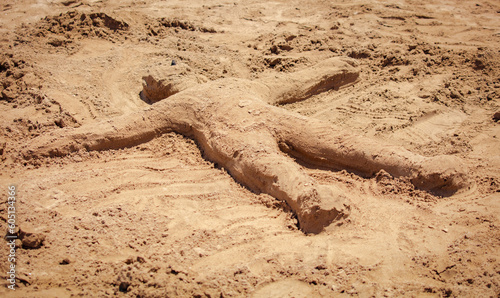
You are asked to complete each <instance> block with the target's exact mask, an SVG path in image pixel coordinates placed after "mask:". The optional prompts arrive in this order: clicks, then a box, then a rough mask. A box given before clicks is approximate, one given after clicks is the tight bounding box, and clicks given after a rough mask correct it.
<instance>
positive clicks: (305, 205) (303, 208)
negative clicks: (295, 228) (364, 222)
mask: <svg viewBox="0 0 500 298" xmlns="http://www.w3.org/2000/svg"><path fill="white" fill-rule="evenodd" d="M299 202H300V203H301V205H300V210H296V215H297V219H298V221H299V228H300V229H301V230H302V231H303V232H304V233H306V234H309V233H312V234H318V233H320V232H321V231H323V229H324V228H325V227H327V226H329V225H331V224H342V223H343V220H344V219H345V218H347V217H348V216H349V214H350V210H351V207H350V205H349V200H348V199H347V197H346V196H345V195H344V194H343V193H342V191H341V190H339V189H337V188H334V187H332V186H326V185H319V186H317V187H315V188H313V189H311V190H310V191H309V192H308V193H306V194H303V195H302V196H301V197H299Z"/></svg>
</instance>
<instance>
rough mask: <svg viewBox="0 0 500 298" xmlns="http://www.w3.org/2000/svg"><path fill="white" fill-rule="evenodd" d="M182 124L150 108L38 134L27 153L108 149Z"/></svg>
mask: <svg viewBox="0 0 500 298" xmlns="http://www.w3.org/2000/svg"><path fill="white" fill-rule="evenodd" d="M178 126H179V125H173V123H172V122H170V121H169V120H168V119H165V117H164V115H162V113H160V112H158V111H157V110H156V109H152V108H149V109H147V110H145V111H140V112H137V113H133V114H130V115H125V116H121V117H117V118H113V119H110V120H106V121H101V122H98V123H96V124H94V125H84V126H81V127H79V128H65V129H61V130H58V131H55V132H53V133H51V134H49V135H44V136H41V137H38V138H36V139H34V140H33V142H32V143H31V144H29V145H28V148H27V149H26V150H24V152H23V155H24V157H25V158H26V159H29V158H32V157H35V156H51V157H53V156H63V155H67V154H69V153H71V152H74V151H78V150H82V149H86V150H107V149H119V148H125V147H131V146H135V145H138V144H141V143H144V142H147V141H149V140H151V139H153V138H155V137H157V136H158V135H160V134H163V133H165V132H168V131H171V130H172V128H175V129H176V130H180V128H179V127H178ZM186 129H188V127H186Z"/></svg>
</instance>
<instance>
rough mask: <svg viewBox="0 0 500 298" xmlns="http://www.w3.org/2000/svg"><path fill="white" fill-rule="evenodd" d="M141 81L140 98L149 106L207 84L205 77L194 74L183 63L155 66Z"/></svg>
mask: <svg viewBox="0 0 500 298" xmlns="http://www.w3.org/2000/svg"><path fill="white" fill-rule="evenodd" d="M142 80H143V82H142V91H141V93H140V97H141V99H142V100H144V101H145V102H147V103H149V104H153V103H155V102H157V101H160V100H163V99H165V98H167V97H169V96H172V95H174V94H176V93H179V92H180V91H182V90H186V89H188V88H191V87H193V86H196V85H198V84H202V83H206V82H208V79H207V78H206V77H205V76H203V75H199V74H196V73H194V72H193V71H192V70H191V68H190V67H189V66H187V65H186V64H183V63H175V64H174V63H172V64H171V65H158V66H155V67H153V68H151V69H149V71H148V75H146V76H144V77H142Z"/></svg>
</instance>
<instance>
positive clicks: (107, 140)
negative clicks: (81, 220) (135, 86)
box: [25, 58, 467, 233]
mask: <svg viewBox="0 0 500 298" xmlns="http://www.w3.org/2000/svg"><path fill="white" fill-rule="evenodd" d="M358 78H359V69H358V68H357V67H356V64H355V63H354V62H353V61H352V60H350V59H346V58H332V59H329V60H326V61H323V62H321V63H320V64H317V65H315V66H313V67H310V68H308V69H305V70H302V71H298V72H295V73H291V74H286V75H281V76H277V77H267V78H263V79H260V80H257V81H249V80H244V79H236V78H227V79H220V80H216V81H210V82H205V81H206V80H205V79H203V78H199V77H189V76H188V77H186V78H184V80H183V81H182V82H181V81H179V83H178V84H177V83H172V82H162V81H161V80H159V79H155V78H153V77H146V78H145V81H146V83H145V85H144V90H143V92H142V97H143V98H146V99H147V100H149V101H151V102H155V103H154V104H152V105H151V106H150V107H149V108H148V109H146V110H143V111H140V112H137V113H134V114H131V115H126V116H122V117H118V118H115V119H112V120H109V121H104V122H101V123H98V124H96V125H87V126H82V127H80V128H77V129H71V128H66V129H62V130H60V131H58V132H57V133H53V134H51V135H50V136H42V137H40V138H37V139H35V140H34V142H33V143H32V144H31V145H30V147H29V148H28V149H29V150H27V151H26V152H25V157H27V158H32V157H34V156H61V155H65V154H68V153H70V152H72V151H77V150H81V149H85V150H106V149H114V148H123V147H130V146H135V145H138V144H140V143H143V142H147V141H149V140H151V139H153V138H155V137H157V136H159V135H161V134H164V133H167V132H172V131H173V132H177V133H180V134H183V135H185V136H187V137H190V138H193V139H195V140H196V142H197V143H198V145H199V147H200V149H201V150H202V151H203V154H204V156H205V158H207V159H208V160H211V161H212V162H215V163H217V164H218V165H220V166H222V167H224V168H225V169H227V171H228V172H229V173H230V174H231V175H232V176H233V177H234V179H235V180H237V181H238V182H240V183H241V184H243V185H245V186H247V187H248V188H250V189H251V190H254V191H257V192H264V193H267V194H269V195H271V196H273V197H275V198H277V199H279V200H283V201H285V202H286V203H287V204H288V205H289V206H290V207H291V209H292V210H293V212H295V214H296V216H297V218H298V221H299V226H300V228H301V230H302V231H304V232H306V233H319V232H321V231H322V230H323V228H324V227H325V226H327V225H329V224H331V223H332V222H335V221H336V220H340V219H342V218H344V217H346V216H347V215H348V214H349V206H348V203H347V198H346V196H345V195H344V194H342V193H341V192H340V191H337V190H335V189H334V188H333V187H330V186H324V185H319V184H318V183H317V182H316V181H315V180H314V179H313V178H311V177H310V176H308V175H307V174H306V173H305V172H304V171H303V169H302V168H301V167H300V166H299V165H297V164H296V163H295V162H294V160H293V159H292V158H290V157H289V156H287V154H289V155H292V156H294V157H296V158H298V159H301V160H303V161H306V162H308V163H317V164H321V165H322V166H324V167H325V166H326V167H331V168H333V169H347V170H350V171H353V172H355V173H357V174H360V175H363V176H371V175H374V174H375V173H377V172H378V171H380V170H384V171H386V172H388V173H389V174H391V175H392V176H394V177H401V176H405V177H409V178H410V180H411V181H412V183H413V184H414V185H415V186H416V187H418V188H421V189H425V190H428V191H431V192H434V193H438V194H442V195H450V194H453V193H454V192H456V191H457V190H459V189H461V188H463V187H465V186H466V184H467V180H466V176H465V173H466V169H465V167H464V166H463V164H462V162H461V161H460V160H459V159H458V158H456V157H452V156H437V157H424V156H421V155H417V154H414V153H412V152H410V151H408V150H405V149H403V148H400V147H397V146H390V145H387V144H382V143H379V142H376V141H374V140H369V139H366V138H364V137H361V136H355V135H351V134H349V133H347V132H345V131H341V130H339V129H337V128H335V127H333V126H331V125H329V124H328V123H325V122H321V121H319V120H316V119H311V118H307V117H304V116H301V115H299V114H296V113H293V112H289V111H287V110H284V109H281V108H279V104H283V103H291V102H296V101H300V100H304V99H306V98H308V97H310V96H312V95H314V94H318V93H320V92H324V91H327V90H330V89H338V88H340V87H342V86H345V85H349V84H353V83H355V82H356V81H357V80H358ZM203 82H205V83H203ZM199 83H201V84H199ZM148 95H150V96H151V97H150V98H149V97H148ZM167 96H168V97H167ZM164 97H167V98H164ZM284 152H285V153H287V154H284Z"/></svg>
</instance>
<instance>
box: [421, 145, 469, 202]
mask: <svg viewBox="0 0 500 298" xmlns="http://www.w3.org/2000/svg"><path fill="white" fill-rule="evenodd" d="M411 181H412V183H413V184H414V185H415V186H416V187H417V188H420V189H423V190H427V191H429V192H432V193H434V194H437V195H441V196H450V195H453V194H454V193H456V192H457V191H459V190H462V189H465V188H467V187H468V186H469V185H470V183H469V180H468V179H467V167H466V166H465V164H464V163H463V162H462V160H461V159H460V158H458V157H456V156H450V155H440V156H434V157H428V158H426V159H425V160H424V161H423V162H421V163H420V164H419V167H418V174H417V175H416V176H415V177H414V178H412V179H411Z"/></svg>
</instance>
